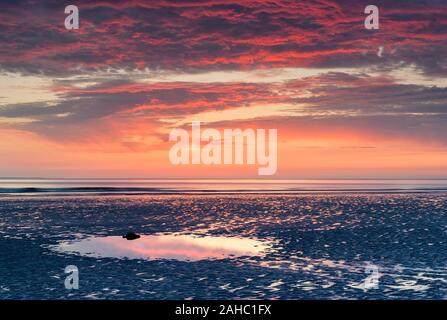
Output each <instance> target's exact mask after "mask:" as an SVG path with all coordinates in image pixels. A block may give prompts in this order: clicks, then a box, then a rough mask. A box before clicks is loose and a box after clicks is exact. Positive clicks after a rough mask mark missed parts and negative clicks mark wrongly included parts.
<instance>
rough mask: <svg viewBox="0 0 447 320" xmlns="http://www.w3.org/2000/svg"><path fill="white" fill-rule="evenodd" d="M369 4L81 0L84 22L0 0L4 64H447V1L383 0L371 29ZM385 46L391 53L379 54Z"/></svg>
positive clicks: (0, 62)
mask: <svg viewBox="0 0 447 320" xmlns="http://www.w3.org/2000/svg"><path fill="white" fill-rule="evenodd" d="M367 4H369V3H367V2H365V1H335V0H324V1H323V0H320V1H295V0H293V1H289V0H282V1H280V0H275V1H268V2H266V1H243V2H240V1H223V0H221V1H181V2H179V1H135V0H134V1H125V2H123V1H86V0H85V1H77V5H78V6H79V8H80V10H81V29H80V30H78V31H67V30H65V29H64V27H63V21H64V17H65V16H64V14H63V9H64V5H65V4H64V3H61V2H60V1H55V0H51V1H39V2H35V1H17V2H2V3H1V4H0V6H1V8H2V10H1V12H0V41H1V42H2V47H1V48H0V68H2V69H4V70H9V71H21V72H32V73H37V72H42V73H47V74H49V73H53V74H58V75H70V74H73V73H78V72H81V71H82V72H85V70H96V69H103V68H107V67H112V68H146V67H149V68H152V69H165V70H183V71H197V70H222V69H247V68H257V67H284V66H315V67H328V66H331V67H340V66H365V65H386V64H393V63H396V62H399V61H404V62H405V63H407V64H416V65H417V66H419V67H420V68H421V69H422V70H424V71H425V72H426V73H429V74H438V75H445V74H446V70H447V63H446V60H445V59H446V58H445V57H446V54H445V50H446V47H447V36H446V35H447V18H446V17H447V3H446V2H445V1H436V0H432V1H428V0H427V1H405V5H403V3H401V2H396V1H376V5H378V6H379V8H380V10H381V11H380V12H381V16H380V21H381V29H380V30H378V31H367V30H365V29H364V27H363V19H364V17H365V15H364V14H363V9H364V7H365V6H366V5H367ZM379 46H384V47H385V55H384V59H379V58H378V57H377V55H376V52H377V48H378V47H379Z"/></svg>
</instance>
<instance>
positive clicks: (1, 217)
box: [0, 178, 447, 300]
mask: <svg viewBox="0 0 447 320" xmlns="http://www.w3.org/2000/svg"><path fill="white" fill-rule="evenodd" d="M128 233H135V234H137V235H139V238H137V239H134V240H127V238H123V236H124V235H126V234H128ZM0 299H132V300H141V299H150V300H153V299H156V300H158V299H161V300H164V299H186V300H191V299H287V300H291V299H293V300H295V299H322V300H324V299H362V300H364V299H373V300H374V299H447V180H441V179H440V180H257V179H252V180H223V179H221V180H211V179H209V180H154V179H152V180H151V179H41V178H34V179H23V178H22V179H17V178H15V179H13V178H4V179H0Z"/></svg>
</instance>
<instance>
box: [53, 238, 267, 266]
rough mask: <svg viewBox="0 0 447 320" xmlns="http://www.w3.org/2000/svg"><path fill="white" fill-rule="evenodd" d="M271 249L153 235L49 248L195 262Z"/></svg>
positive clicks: (245, 242)
mask: <svg viewBox="0 0 447 320" xmlns="http://www.w3.org/2000/svg"><path fill="white" fill-rule="evenodd" d="M271 248H272V242H270V241H264V240H263V241H261V240H259V239H251V238H239V237H224V236H216V237H215V236H198V235H185V234H154V235H142V236H141V238H139V239H136V240H130V241H129V240H126V239H124V238H122V237H121V236H108V237H87V238H84V239H80V240H75V241H64V242H61V243H60V244H58V245H56V246H53V247H52V248H51V249H53V250H55V251H58V252H63V253H69V254H79V255H82V256H88V257H96V258H122V259H124V258H127V259H146V260H159V259H168V260H179V261H198V260H208V259H212V260H218V259H227V258H236V257H242V256H263V255H264V254H265V253H266V252H267V251H268V250H270V249H271Z"/></svg>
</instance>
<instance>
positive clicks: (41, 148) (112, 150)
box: [0, 0, 447, 179]
mask: <svg viewBox="0 0 447 320" xmlns="http://www.w3.org/2000/svg"><path fill="white" fill-rule="evenodd" d="M67 4H74V5H76V6H78V8H79V11H80V28H79V29H78V30H67V29H65V26H64V20H65V17H66V14H65V13H64V8H65V5H67ZM370 4H374V5H376V6H377V7H378V8H379V21H380V25H379V26H380V27H379V29H378V30H367V29H366V28H365V26H364V20H365V18H366V16H367V14H365V13H364V9H365V7H366V6H367V5H370ZM0 43H1V46H0V176H2V177H72V178H81V177H83V178H95V177H97V178H100V177H108V178H112V177H113V178H124V177H135V178H254V177H257V172H258V170H257V168H258V166H256V165H203V164H202V165H177V166H175V165H173V164H171V163H170V162H169V149H170V148H171V147H172V142H170V141H169V132H170V131H171V130H172V129H173V128H185V129H188V128H190V124H191V122H192V121H201V123H202V126H203V127H204V128H215V129H217V130H223V129H224V128H241V129H246V128H253V129H259V128H265V129H270V128H271V129H277V130H278V169H277V172H276V174H275V175H273V176H271V177H270V178H276V179H285V178H287V179H290V178H293V179H300V178H301V179H311V178H405V179H410V178H447V130H446V129H447V2H446V1H444V0H425V1H424V0H407V1H369V0H368V1H363V0H355V1H354V0H320V1H298V0H294V1H288V0H287V1H286V0H269V1H263V0H262V1H261V0H259V1H252V0H246V1H241V0H239V1H232V0H214V1H210V0H201V1H199V0H190V1H158V0H151V1H140V0H130V1H125V2H124V1H106V0H103V1H95V0H88V1H71V2H70V3H64V2H63V1H56V0H54V1H31V0H24V1H20V0H19V1H5V0H0Z"/></svg>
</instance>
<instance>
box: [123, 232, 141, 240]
mask: <svg viewBox="0 0 447 320" xmlns="http://www.w3.org/2000/svg"><path fill="white" fill-rule="evenodd" d="M140 237H141V236H140V235H138V234H136V233H133V232H128V233H127V234H126V235H124V236H123V238H125V239H127V240H135V239H138V238H140Z"/></svg>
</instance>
